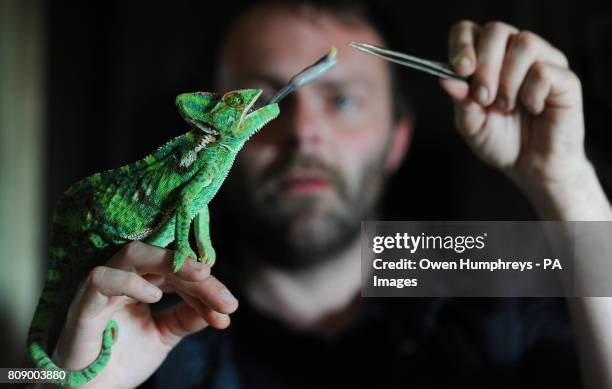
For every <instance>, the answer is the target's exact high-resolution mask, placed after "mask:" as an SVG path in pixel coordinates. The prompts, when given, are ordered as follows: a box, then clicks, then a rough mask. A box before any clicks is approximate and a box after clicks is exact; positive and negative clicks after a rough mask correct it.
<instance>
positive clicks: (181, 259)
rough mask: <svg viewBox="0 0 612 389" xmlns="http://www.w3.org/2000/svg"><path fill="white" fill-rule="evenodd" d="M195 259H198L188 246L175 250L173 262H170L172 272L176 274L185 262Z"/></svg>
mask: <svg viewBox="0 0 612 389" xmlns="http://www.w3.org/2000/svg"><path fill="white" fill-rule="evenodd" d="M197 258H198V257H197V256H196V254H195V253H194V252H193V250H192V249H191V247H189V246H187V247H183V248H179V249H177V250H176V252H175V253H174V261H173V262H172V271H173V272H175V273H176V272H177V271H179V270H180V269H181V268H182V267H183V265H184V264H185V261H188V260H195V259H197Z"/></svg>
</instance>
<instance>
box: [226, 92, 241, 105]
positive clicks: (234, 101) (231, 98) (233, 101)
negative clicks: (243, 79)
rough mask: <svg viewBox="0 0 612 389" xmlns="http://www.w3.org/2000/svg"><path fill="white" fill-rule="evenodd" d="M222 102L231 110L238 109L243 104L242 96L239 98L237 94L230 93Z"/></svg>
mask: <svg viewBox="0 0 612 389" xmlns="http://www.w3.org/2000/svg"><path fill="white" fill-rule="evenodd" d="M224 101H225V104H227V105H229V106H230V107H232V108H240V107H242V106H243V105H244V102H243V101H242V96H240V95H239V94H238V93H232V94H230V95H228V96H226V97H225V99H224Z"/></svg>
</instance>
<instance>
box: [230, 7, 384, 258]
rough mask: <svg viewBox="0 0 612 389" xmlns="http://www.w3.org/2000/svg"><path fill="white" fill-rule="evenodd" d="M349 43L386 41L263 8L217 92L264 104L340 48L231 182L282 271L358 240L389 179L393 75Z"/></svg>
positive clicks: (359, 29)
mask: <svg viewBox="0 0 612 389" xmlns="http://www.w3.org/2000/svg"><path fill="white" fill-rule="evenodd" d="M350 40H355V41H365V42H370V43H374V44H380V43H381V42H380V38H379V37H378V36H377V34H376V33H374V32H373V31H372V30H371V29H370V28H368V27H366V26H364V25H363V24H351V25H347V24H346V23H344V22H340V21H338V20H337V19H336V18H335V17H334V16H332V15H329V14H320V15H317V16H316V19H315V18H314V17H309V16H305V15H301V14H299V13H298V14H297V15H296V12H291V11H290V10H278V9H277V10H266V11H265V12H262V10H259V11H255V12H254V13H251V15H250V17H247V18H246V20H244V19H243V22H242V23H240V26H238V27H235V29H234V30H233V32H232V34H231V35H230V39H229V41H228V44H227V45H226V47H225V51H224V55H223V62H222V65H221V66H222V70H221V77H220V80H219V81H220V85H219V88H220V89H221V90H231V89H237V88H246V87H259V88H262V89H263V90H264V95H263V96H262V98H267V97H270V96H272V94H274V92H275V91H277V90H278V89H279V88H280V87H282V86H283V85H284V84H285V83H286V82H287V81H288V80H289V79H290V78H291V77H292V76H293V75H294V74H295V73H297V72H299V71H301V70H302V69H303V68H305V67H306V66H308V65H310V64H312V63H313V62H314V61H315V60H317V59H319V58H320V57H321V56H323V55H324V54H326V53H327V52H328V50H329V48H330V46H331V45H336V47H337V48H338V63H337V65H336V67H335V68H334V69H332V70H331V71H330V72H329V73H328V74H326V75H325V76H324V77H322V78H321V79H319V80H317V81H315V82H313V83H311V84H309V85H307V86H305V87H303V88H302V89H300V90H298V91H297V92H296V93H294V94H292V95H290V96H289V97H287V98H286V99H285V100H284V101H283V102H282V103H281V105H280V108H281V114H280V116H279V117H278V118H277V119H276V120H274V121H272V122H270V123H269V124H268V125H267V126H266V127H264V128H263V129H262V130H261V131H260V132H259V133H258V134H257V135H255V136H254V137H253V138H252V139H251V140H250V141H249V142H247V144H246V146H245V147H244V149H243V150H242V151H241V152H240V154H239V156H238V160H237V161H236V164H235V167H234V170H233V172H232V173H233V174H232V175H230V177H231V179H230V180H229V182H228V183H229V186H230V187H231V192H232V195H231V197H232V198H233V199H234V201H233V202H232V207H234V208H235V209H238V210H240V215H241V217H242V218H243V220H242V222H243V223H245V224H247V225H250V226H252V227H253V228H252V230H253V231H254V233H255V234H257V233H258V232H259V233H260V234H257V235H259V236H266V237H267V240H268V241H269V243H270V244H272V245H273V247H276V248H277V249H279V250H280V252H277V253H278V255H279V256H283V257H285V258H278V259H276V260H277V261H279V260H280V261H282V263H283V264H284V265H293V266H295V265H307V264H311V263H315V262H317V259H320V258H324V257H327V256H328V255H329V254H331V253H333V252H334V250H336V249H338V248H342V247H343V246H346V244H347V243H349V242H352V241H353V240H354V239H355V238H356V237H357V234H358V232H359V229H360V223H361V220H362V219H367V218H368V217H371V216H373V211H374V208H375V203H376V200H377V198H378V195H379V194H380V192H381V190H382V186H383V183H384V179H385V176H386V175H387V174H388V171H386V170H388V169H386V166H387V162H388V161H387V151H388V147H389V144H390V140H391V137H392V134H393V130H392V126H393V123H392V119H391V118H392V105H391V93H390V85H389V74H388V68H387V67H386V66H387V65H386V64H384V63H383V62H382V61H380V60H378V59H376V58H375V57H373V56H368V55H364V54H362V53H360V52H358V51H356V50H353V49H351V48H348V47H347V42H348V41H350ZM262 243H263V244H265V242H262ZM282 249H285V250H282Z"/></svg>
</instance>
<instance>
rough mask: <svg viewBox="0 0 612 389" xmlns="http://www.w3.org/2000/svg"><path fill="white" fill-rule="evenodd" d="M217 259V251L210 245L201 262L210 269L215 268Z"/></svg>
mask: <svg viewBox="0 0 612 389" xmlns="http://www.w3.org/2000/svg"><path fill="white" fill-rule="evenodd" d="M216 259H217V254H216V253H215V249H214V248H213V247H212V246H211V245H208V247H207V248H206V250H204V256H201V257H200V261H201V262H203V263H204V264H205V265H207V266H208V267H213V265H214V264H215V260H216Z"/></svg>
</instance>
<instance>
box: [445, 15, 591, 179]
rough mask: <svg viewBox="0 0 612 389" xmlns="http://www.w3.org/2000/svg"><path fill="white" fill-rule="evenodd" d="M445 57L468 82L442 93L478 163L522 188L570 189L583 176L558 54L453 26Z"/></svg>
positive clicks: (493, 29)
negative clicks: (451, 105)
mask: <svg viewBox="0 0 612 389" xmlns="http://www.w3.org/2000/svg"><path fill="white" fill-rule="evenodd" d="M449 51H450V60H451V64H452V66H453V68H454V69H455V71H456V72H457V73H459V74H460V75H462V76H472V80H471V84H470V85H468V84H467V83H465V82H461V81H449V80H443V81H442V86H443V88H444V89H445V90H446V91H447V92H448V94H449V95H450V96H451V97H452V98H453V100H454V103H455V115H456V125H457V128H458V129H459V132H460V133H461V135H462V136H463V137H464V138H465V139H466V140H467V142H468V144H469V145H470V147H471V148H472V149H473V150H474V151H475V152H476V154H477V155H478V156H480V157H481V158H482V159H483V160H484V161H486V162H487V163H489V164H490V165H492V166H494V167H497V168H499V169H501V170H503V171H505V172H507V173H508V174H510V176H511V177H512V178H514V179H517V180H518V181H519V182H521V181H526V182H527V184H528V185H530V186H531V185H536V186H539V187H545V186H549V185H553V186H554V185H558V184H559V183H564V184H565V183H570V182H572V183H574V182H575V181H576V179H577V178H579V177H580V176H581V175H583V174H584V171H585V167H589V166H590V164H589V163H588V161H587V159H586V157H585V153H584V146H583V140H584V120H583V113H582V95H581V87H580V81H579V80H578V78H577V77H576V75H575V74H574V73H573V72H572V71H571V70H570V69H569V68H568V61H567V59H566V58H565V56H564V55H563V53H561V52H560V51H559V50H557V49H556V48H555V47H553V46H551V45H550V44H549V43H548V42H546V41H545V40H544V39H542V38H540V37H539V36H537V35H535V34H533V33H531V32H528V31H519V30H517V29H516V28H515V27H513V26H510V25H507V24H504V23H501V22H492V23H488V24H486V25H484V26H479V25H477V24H475V23H473V22H470V21H463V22H460V23H458V24H456V25H455V26H453V28H452V29H451V32H450V36H449ZM523 183H524V182H523Z"/></svg>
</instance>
